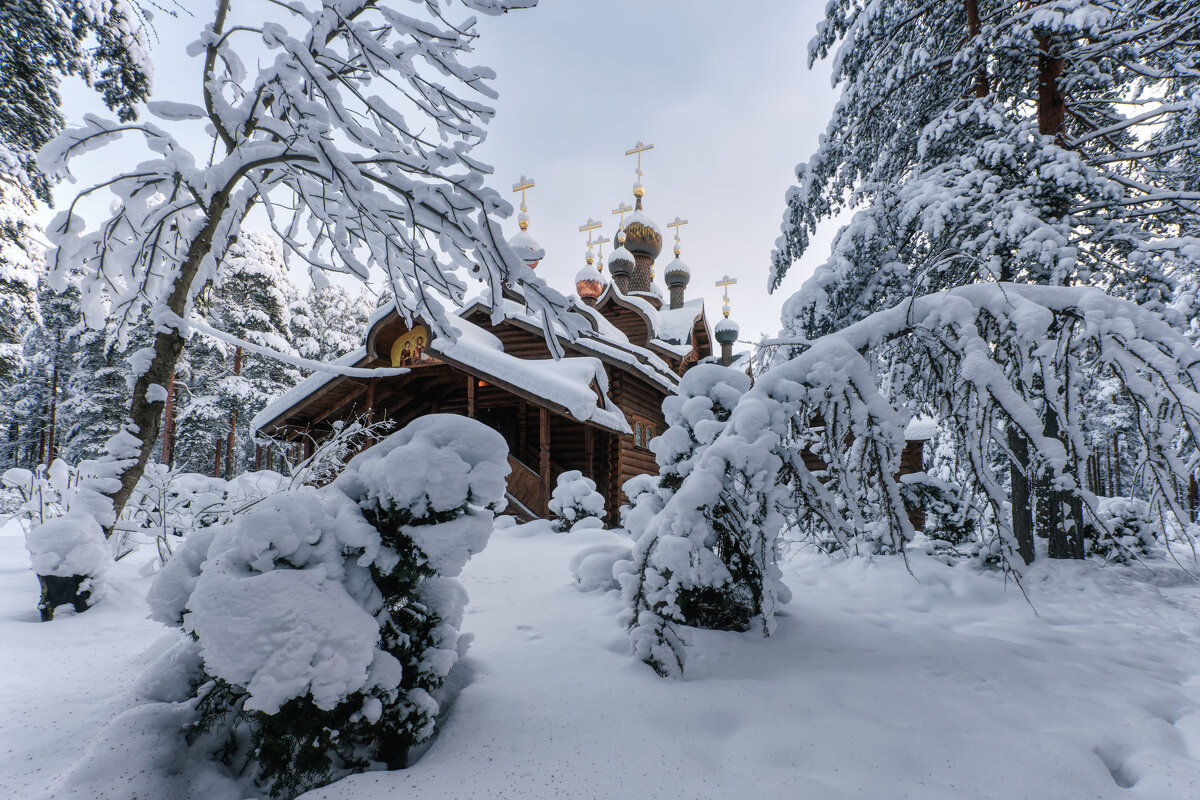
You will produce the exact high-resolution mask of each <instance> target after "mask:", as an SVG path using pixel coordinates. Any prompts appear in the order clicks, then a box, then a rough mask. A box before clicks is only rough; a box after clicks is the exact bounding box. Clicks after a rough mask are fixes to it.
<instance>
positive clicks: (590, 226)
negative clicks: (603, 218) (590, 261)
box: [579, 217, 600, 247]
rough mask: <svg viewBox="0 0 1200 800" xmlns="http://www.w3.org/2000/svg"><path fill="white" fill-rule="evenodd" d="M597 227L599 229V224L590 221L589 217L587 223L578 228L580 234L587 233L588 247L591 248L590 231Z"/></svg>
mask: <svg viewBox="0 0 1200 800" xmlns="http://www.w3.org/2000/svg"><path fill="white" fill-rule="evenodd" d="M599 227H600V223H599V222H596V220H594V219H592V218H591V217H588V221H587V222H585V223H583V224H582V225H580V226H579V232H580V233H584V232H585V231H586V232H587V235H588V247H591V246H592V231H594V230H596V229H597V228H599Z"/></svg>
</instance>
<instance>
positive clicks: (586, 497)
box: [549, 469, 604, 533]
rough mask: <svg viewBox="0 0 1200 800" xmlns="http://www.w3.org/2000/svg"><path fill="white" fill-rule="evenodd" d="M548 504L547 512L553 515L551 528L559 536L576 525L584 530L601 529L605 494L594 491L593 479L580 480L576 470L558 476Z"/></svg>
mask: <svg viewBox="0 0 1200 800" xmlns="http://www.w3.org/2000/svg"><path fill="white" fill-rule="evenodd" d="M549 505H550V513H551V514H553V515H554V529H555V530H556V531H559V532H560V533H561V532H562V531H566V530H570V529H572V528H574V527H575V526H576V525H580V526H582V527H587V528H601V527H603V526H604V523H603V521H602V520H603V518H604V495H602V494H600V493H599V492H597V491H596V482H595V481H594V480H592V479H591V478H585V477H583V473H582V472H580V471H579V470H577V469H572V470H568V471H566V472H564V473H563V474H561V475H559V476H558V483H557V484H556V485H555V487H554V492H553V493H552V494H551V495H550V504H549Z"/></svg>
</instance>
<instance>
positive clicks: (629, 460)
mask: <svg viewBox="0 0 1200 800" xmlns="http://www.w3.org/2000/svg"><path fill="white" fill-rule="evenodd" d="M610 380H611V381H612V383H611V386H610V389H611V394H612V398H613V402H614V403H616V404H617V406H619V407H620V409H621V410H622V411H623V412H624V413H625V418H626V420H628V422H629V425H630V427H632V428H634V431H633V433H630V434H626V435H623V436H619V437H617V440H618V447H617V453H616V456H617V458H616V460H615V464H614V465H613V466H612V468H613V469H614V470H615V473H616V477H617V492H616V495H617V505H622V504H625V503H628V502H629V498H628V497H627V496H626V495H625V490H624V486H625V481H627V480H629V479H630V478H633V477H636V476H638V475H657V474H658V463H657V462H656V461H655V460H654V453H653V452H651V451H650V450H649V448H648V447H646V446H645V443H646V441H648V439H650V438H653V437H654V436H657V435H658V434H660V433H662V432H663V431H664V430H666V427H667V425H666V418H665V417H663V413H662V401H663V400H664V399H665V398H666V395H665V393H663V392H662V390H661V389H658V388H657V387H655V386H652V385H651V384H649V383H647V382H646V381H643V380H641V379H639V378H637V377H634V376H633V375H631V374H629V373H614V374H613V375H612V376H611V379H610ZM642 425H648V426H649V427H650V429H651V431H650V433H649V435H648V436H647V435H646V434H645V433H643V432H642V429H641V428H640V426H642ZM639 434H640V435H641V439H642V441H640V442H639V441H635V439H636V438H638V437H639Z"/></svg>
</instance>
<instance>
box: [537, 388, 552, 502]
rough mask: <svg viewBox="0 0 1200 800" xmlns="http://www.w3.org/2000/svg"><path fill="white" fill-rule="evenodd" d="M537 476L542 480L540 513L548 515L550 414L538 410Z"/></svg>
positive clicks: (542, 409) (544, 410)
mask: <svg viewBox="0 0 1200 800" xmlns="http://www.w3.org/2000/svg"><path fill="white" fill-rule="evenodd" d="M538 445H539V453H538V474H540V475H541V478H542V513H543V514H549V513H550V412H549V411H547V410H546V409H545V408H539V409H538Z"/></svg>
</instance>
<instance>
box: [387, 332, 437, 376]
mask: <svg viewBox="0 0 1200 800" xmlns="http://www.w3.org/2000/svg"><path fill="white" fill-rule="evenodd" d="M429 341H430V336H429V329H428V328H426V327H425V326H424V325H414V326H413V327H412V329H411V330H409V331H408V332H406V333H404V334H402V335H401V336H400V338H398V339H397V340H396V341H395V343H394V344H393V345H392V366H393V367H415V366H425V365H426V364H440V363H441V361H440V360H439V359H437V358H435V357H434V356H432V355H430V354H429V353H428V352H427V351H426V348H427V347H428V345H429Z"/></svg>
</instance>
